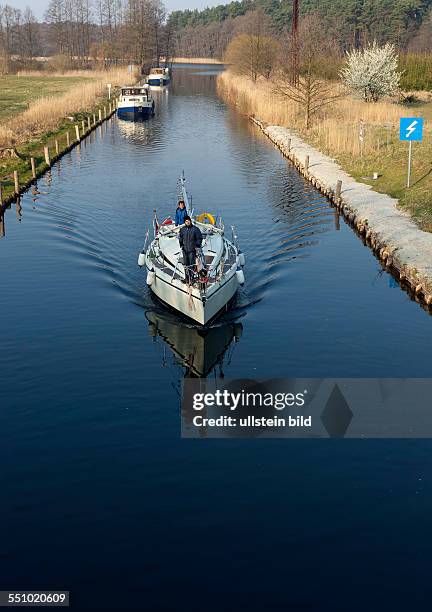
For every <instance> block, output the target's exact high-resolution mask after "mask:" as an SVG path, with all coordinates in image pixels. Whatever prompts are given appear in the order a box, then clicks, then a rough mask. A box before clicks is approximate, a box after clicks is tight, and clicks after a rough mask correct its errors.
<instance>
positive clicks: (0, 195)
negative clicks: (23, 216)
mask: <svg viewBox="0 0 432 612" xmlns="http://www.w3.org/2000/svg"><path fill="white" fill-rule="evenodd" d="M0 206H3V185H2V184H1V183H0ZM0 214H1V210H0Z"/></svg>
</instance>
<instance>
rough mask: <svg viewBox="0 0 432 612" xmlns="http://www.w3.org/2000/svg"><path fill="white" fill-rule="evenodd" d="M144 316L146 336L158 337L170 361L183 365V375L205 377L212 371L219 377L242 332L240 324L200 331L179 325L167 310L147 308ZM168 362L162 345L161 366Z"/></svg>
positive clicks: (155, 338)
mask: <svg viewBox="0 0 432 612" xmlns="http://www.w3.org/2000/svg"><path fill="white" fill-rule="evenodd" d="M146 318H147V320H148V322H149V334H150V336H151V337H152V338H153V339H154V340H155V341H156V340H157V338H158V337H159V338H162V340H163V341H164V343H165V345H166V346H168V347H169V349H170V351H171V353H172V355H173V357H174V361H175V362H177V363H178V364H180V365H181V366H182V367H183V368H184V376H185V377H194V378H195V377H198V378H205V377H207V376H208V375H209V374H210V373H212V372H214V373H215V374H216V375H217V376H220V377H223V376H224V365H229V364H230V362H231V359H232V355H233V351H234V347H235V344H236V342H239V340H240V338H241V336H242V333H243V326H242V325H241V323H233V322H231V323H222V324H221V325H218V326H215V327H210V328H208V329H205V330H203V329H200V328H196V327H191V326H188V325H183V324H181V323H180V324H179V320H178V318H176V317H174V315H170V314H169V313H162V312H156V311H148V312H146ZM168 362H169V360H168V359H167V355H166V352H165V346H164V350H163V351H162V365H163V366H166V365H169V363H168Z"/></svg>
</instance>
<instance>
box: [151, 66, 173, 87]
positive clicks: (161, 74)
mask: <svg viewBox="0 0 432 612" xmlns="http://www.w3.org/2000/svg"><path fill="white" fill-rule="evenodd" d="M169 83H170V70H169V68H152V69H151V70H150V73H149V75H148V77H147V84H148V85H149V86H150V87H151V89H160V88H161V87H166V86H167V85H169Z"/></svg>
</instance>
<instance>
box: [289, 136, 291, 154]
mask: <svg viewBox="0 0 432 612" xmlns="http://www.w3.org/2000/svg"><path fill="white" fill-rule="evenodd" d="M288 152H289V153H291V138H290V139H289V140H288Z"/></svg>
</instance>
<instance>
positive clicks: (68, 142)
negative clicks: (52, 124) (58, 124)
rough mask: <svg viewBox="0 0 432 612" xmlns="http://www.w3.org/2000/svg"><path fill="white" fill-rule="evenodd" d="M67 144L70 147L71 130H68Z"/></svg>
mask: <svg viewBox="0 0 432 612" xmlns="http://www.w3.org/2000/svg"><path fill="white" fill-rule="evenodd" d="M66 146H67V147H68V148H69V147H70V134H69V130H68V131H67V132H66Z"/></svg>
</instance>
